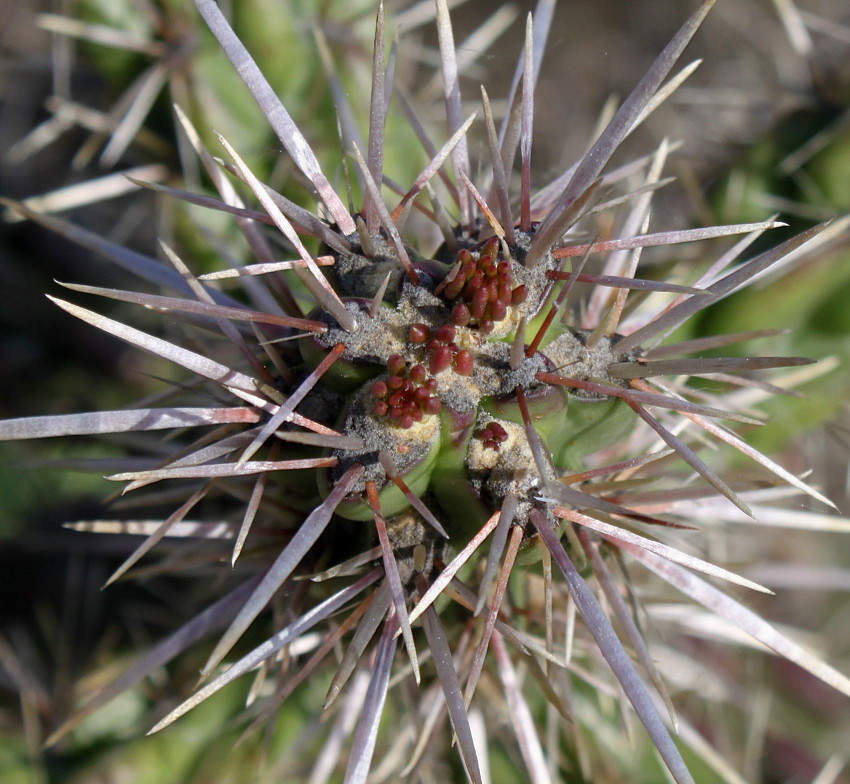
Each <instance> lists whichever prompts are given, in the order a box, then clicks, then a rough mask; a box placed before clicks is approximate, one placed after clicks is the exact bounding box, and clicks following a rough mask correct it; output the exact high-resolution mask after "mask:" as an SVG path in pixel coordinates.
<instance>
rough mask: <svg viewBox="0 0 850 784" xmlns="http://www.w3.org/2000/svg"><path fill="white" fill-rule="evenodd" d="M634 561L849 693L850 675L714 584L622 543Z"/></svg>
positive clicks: (790, 659) (815, 674) (781, 654)
mask: <svg viewBox="0 0 850 784" xmlns="http://www.w3.org/2000/svg"><path fill="white" fill-rule="evenodd" d="M622 547H623V549H626V550H628V551H629V552H630V553H631V554H632V555H633V556H634V557H635V558H636V559H637V560H638V561H640V562H641V563H642V564H644V566H647V567H648V568H649V569H651V570H652V571H653V572H655V573H656V574H657V575H658V576H659V577H662V578H663V579H665V580H666V581H667V582H669V583H670V584H671V585H672V586H673V587H675V588H677V589H678V590H679V591H681V592H682V593H684V594H685V595H686V596H690V597H691V598H692V599H693V600H694V601H696V602H698V603H699V604H702V605H704V606H705V607H707V608H708V609H709V610H711V611H712V612H713V613H715V614H716V615H719V616H720V617H721V618H725V619H726V620H728V621H730V622H731V623H733V624H735V626H737V627H738V628H739V629H742V630H743V631H745V632H746V633H747V634H749V635H750V636H752V637H754V638H755V639H756V640H758V641H759V642H761V643H763V644H764V645H766V646H767V647H768V648H770V649H771V650H773V651H775V652H776V653H778V654H779V655H780V656H783V657H784V658H786V659H788V660H789V661H792V662H794V663H795V664H797V665H799V666H800V667H802V668H803V669H804V670H806V671H807V672H810V673H811V674H812V675H814V676H815V677H816V678H819V679H820V680H822V681H823V682H824V683H827V684H829V685H830V686H832V688H834V689H837V690H838V691H840V692H842V693H843V694H846V695H848V696H850V678H848V677H847V676H846V675H843V674H842V673H840V672H838V671H837V670H835V669H834V668H832V667H830V666H829V665H828V664H826V663H824V662H823V661H821V660H820V659H819V658H818V657H817V656H815V655H814V654H812V653H810V652H809V651H807V650H806V649H805V648H803V647H802V646H801V645H799V644H797V643H796V642H794V641H793V640H791V639H789V638H788V637H786V636H785V635H783V634H781V633H780V632H779V631H777V630H776V629H775V628H774V627H773V626H772V625H771V624H769V623H768V622H767V621H765V620H764V619H763V618H760V617H759V616H758V615H756V614H755V613H754V612H753V611H752V610H749V609H747V608H746V607H744V605H742V604H741V603H740V602H737V601H736V600H735V599H732V598H731V597H729V596H727V595H726V594H724V593H722V592H721V591H719V590H718V589H717V588H715V587H714V586H711V585H709V584H708V583H707V582H705V581H704V580H702V579H701V578H699V577H697V576H696V575H694V574H691V573H690V572H686V571H685V570H684V569H682V568H681V567H679V566H676V565H675V564H672V563H670V562H669V561H665V560H664V559H662V558H660V557H658V556H657V555H654V554H653V553H649V552H646V551H645V550H642V549H641V548H639V547H636V546H634V545H629V544H625V543H624V544H623V545H622Z"/></svg>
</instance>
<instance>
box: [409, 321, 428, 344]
mask: <svg viewBox="0 0 850 784" xmlns="http://www.w3.org/2000/svg"><path fill="white" fill-rule="evenodd" d="M407 337H408V338H409V339H410V342H411V343H415V344H416V345H421V344H422V343H424V342H425V341H426V340H428V326H427V325H426V324H414V325H413V326H412V327H411V328H410V329H409V330H408V331H407Z"/></svg>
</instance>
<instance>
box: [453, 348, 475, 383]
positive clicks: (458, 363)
mask: <svg viewBox="0 0 850 784" xmlns="http://www.w3.org/2000/svg"><path fill="white" fill-rule="evenodd" d="M452 364H453V365H454V369H455V373H457V374H458V375H459V376H471V375H472V354H470V353H469V352H468V351H467V350H466V349H463V350H462V351H458V352H457V354H455V355H454V359H453V361H452Z"/></svg>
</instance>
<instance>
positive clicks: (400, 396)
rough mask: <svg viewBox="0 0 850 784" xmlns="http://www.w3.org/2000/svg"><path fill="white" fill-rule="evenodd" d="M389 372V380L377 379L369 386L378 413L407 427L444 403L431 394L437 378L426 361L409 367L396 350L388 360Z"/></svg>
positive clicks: (375, 410) (400, 425)
mask: <svg viewBox="0 0 850 784" xmlns="http://www.w3.org/2000/svg"><path fill="white" fill-rule="evenodd" d="M387 373H388V374H389V377H388V378H387V379H386V381H376V382H375V383H374V384H372V388H371V390H370V391H371V394H372V397H373V398H375V403H374V404H373V406H372V411H373V412H374V413H375V415H376V416H379V417H381V418H382V419H384V418H385V419H388V420H389V421H390V422H391V423H392V424H394V425H396V426H397V427H401V428H404V429H405V430H407V429H409V428H411V427H413V424H414V422H421V421H422V418H423V417H424V416H425V414H437V413H439V411H440V409H441V408H442V403H440V400H439V399H438V398H437V397H435V396H434V395H433V394H432V393H433V392H434V391H435V390H436V388H437V381H436V379H434V378H433V377H430V376H429V375H428V371H427V370H426V369H425V366H424V365H413V367H411V368H408V367H407V363H406V362H405V361H404V357H402V356H401V355H400V354H393V355H392V356H391V357H390V358H389V359H388V360H387Z"/></svg>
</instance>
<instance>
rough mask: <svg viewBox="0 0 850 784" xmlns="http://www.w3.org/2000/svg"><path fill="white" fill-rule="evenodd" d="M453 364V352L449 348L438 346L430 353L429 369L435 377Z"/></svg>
mask: <svg viewBox="0 0 850 784" xmlns="http://www.w3.org/2000/svg"><path fill="white" fill-rule="evenodd" d="M451 364H452V350H451V349H450V348H449V347H448V346H437V348H435V349H434V350H433V351H429V352H428V369H429V370H430V371H431V373H432V374H433V375H435V376H436V375H437V374H438V373H442V372H443V371H444V370H445V369H446V368H448V367H449V366H450V365H451Z"/></svg>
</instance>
